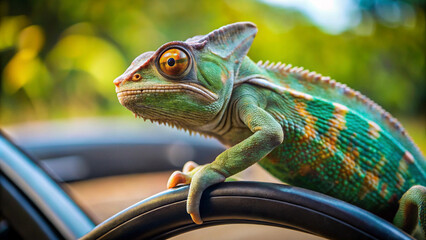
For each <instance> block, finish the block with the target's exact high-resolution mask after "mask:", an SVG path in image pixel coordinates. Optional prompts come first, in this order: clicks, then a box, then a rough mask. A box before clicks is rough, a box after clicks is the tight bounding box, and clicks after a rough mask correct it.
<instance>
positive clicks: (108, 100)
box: [0, 0, 426, 152]
mask: <svg viewBox="0 0 426 240" xmlns="http://www.w3.org/2000/svg"><path fill="white" fill-rule="evenodd" d="M236 21H252V22H254V23H255V24H257V26H258V28H259V32H258V35H257V37H256V39H255V41H254V44H253V46H252V48H251V50H250V52H249V56H250V57H251V58H252V59H253V60H255V61H258V60H271V61H282V62H285V63H292V64H293V65H295V66H304V67H305V68H306V69H310V70H314V71H316V72H319V73H322V74H323V75H326V76H327V75H329V76H331V77H333V78H334V79H336V80H337V81H340V82H343V83H346V84H348V85H349V86H351V87H352V88H354V89H357V90H359V91H361V92H362V93H364V94H365V95H367V96H369V97H370V98H372V99H373V100H375V101H376V102H377V103H379V104H380V105H382V106H383V107H384V108H385V109H387V110H388V111H390V112H391V113H392V114H393V115H395V116H397V117H398V118H400V120H401V121H402V122H403V124H404V125H405V127H406V128H407V130H408V131H409V132H410V133H411V135H412V136H413V138H414V139H415V140H416V141H417V143H418V144H419V145H420V147H421V148H423V151H424V152H425V148H426V147H425V146H426V126H425V125H426V123H425V122H426V120H425V119H426V116H425V109H426V80H425V48H426V45H425V24H426V21H425V3H424V1H420V0H419V1H415V0H414V1H389V0H372V1H367V0H340V1H339V0H334V1H333V0H327V1H313V0H311V1H309V0H305V1H291V0H281V1H280V0H264V1H255V0H249V1H242V0H228V1H200V0H182V1H163V0H160V1H129V0H120V1H114V0H101V1H98V0H86V1H82V0H68V1H54V0H38V1H31V0H7V1H1V2H0V54H1V61H0V70H1V82H0V124H1V125H10V124H17V123H21V122H26V121H41V120H50V119H65V118H73V117H97V116H120V115H122V116H129V117H131V116H132V114H131V113H130V112H129V111H127V110H126V109H125V108H123V107H121V105H120V104H119V103H118V101H117V98H116V95H115V89H114V85H113V84H112V81H113V80H114V78H115V77H117V76H119V75H120V74H121V73H122V72H123V71H124V70H125V69H126V68H127V66H128V65H129V64H130V63H131V61H132V60H133V59H134V58H135V57H136V56H138V55H139V54H141V53H143V52H145V51H150V50H155V49H157V48H158V47H159V46H161V45H162V44H164V43H166V42H168V41H172V40H185V39H187V38H189V37H192V36H194V35H200V34H205V33H208V32H209V31H211V30H213V29H216V28H218V27H220V26H222V25H225V24H229V23H232V22H236Z"/></svg>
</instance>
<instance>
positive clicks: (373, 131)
mask: <svg viewBox="0 0 426 240" xmlns="http://www.w3.org/2000/svg"><path fill="white" fill-rule="evenodd" d="M381 131H382V129H381V127H380V126H379V125H377V123H375V122H373V121H368V135H369V136H370V137H371V138H372V139H378V138H379V137H380V132H381Z"/></svg>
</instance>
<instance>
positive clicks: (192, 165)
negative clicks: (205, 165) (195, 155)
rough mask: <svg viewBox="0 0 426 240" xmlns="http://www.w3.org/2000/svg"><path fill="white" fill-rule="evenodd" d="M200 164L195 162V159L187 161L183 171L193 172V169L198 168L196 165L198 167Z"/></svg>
mask: <svg viewBox="0 0 426 240" xmlns="http://www.w3.org/2000/svg"><path fill="white" fill-rule="evenodd" d="M198 166H199V165H198V164H197V163H195V162H193V161H188V162H186V163H185V165H183V169H182V171H183V172H184V173H189V172H191V171H192V170H194V168H196V167H198Z"/></svg>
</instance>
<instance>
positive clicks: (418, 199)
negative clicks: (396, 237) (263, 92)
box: [393, 185, 426, 239]
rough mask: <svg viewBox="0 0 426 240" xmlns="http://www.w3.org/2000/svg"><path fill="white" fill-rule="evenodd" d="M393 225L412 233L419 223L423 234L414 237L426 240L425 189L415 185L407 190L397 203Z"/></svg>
mask: <svg viewBox="0 0 426 240" xmlns="http://www.w3.org/2000/svg"><path fill="white" fill-rule="evenodd" d="M393 223H394V224H395V225H396V226H397V227H399V228H401V229H402V230H404V231H405V232H407V233H412V232H413V231H414V229H415V227H416V226H417V224H418V223H420V226H421V230H422V231H423V232H422V233H421V234H420V236H416V237H419V238H420V239H426V236H425V234H426V187H424V186H420V185H416V186H413V187H411V188H410V189H408V191H407V192H406V193H405V194H404V195H403V196H402V198H401V200H400V202H399V209H398V212H397V213H396V215H395V218H394V220H393ZM416 235H417V234H416Z"/></svg>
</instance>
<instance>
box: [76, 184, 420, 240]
mask: <svg viewBox="0 0 426 240" xmlns="http://www.w3.org/2000/svg"><path fill="white" fill-rule="evenodd" d="M188 189H189V188H188V186H183V187H178V188H175V189H171V190H167V191H164V192H162V193H159V194H157V195H154V196H152V197H150V198H148V199H146V200H143V201H141V202H139V203H137V204H135V205H133V206H131V207H129V208H127V209H125V210H123V211H122V212H120V213H118V214H116V215H115V216H113V217H111V218H110V219H108V220H106V221H104V222H103V223H101V224H100V225H98V226H97V227H95V228H94V229H93V230H92V231H91V232H89V233H88V234H86V235H85V236H84V237H82V238H81V239H82V240H88V239H109V240H112V239H165V238H168V237H172V236H175V235H178V234H181V233H184V232H188V231H192V230H195V229H198V228H203V227H208V226H213V225H222V224H232V223H250V224H261V225H270V226H277V227H283V228H290V229H295V230H299V231H303V232H307V233H311V234H314V235H318V236H321V237H325V238H329V239H412V238H411V237H410V236H408V235H406V234H405V233H403V232H402V231H400V230H399V229H397V228H395V227H394V226H393V225H392V224H390V223H388V222H387V221H385V220H383V219H381V218H379V217H377V216H375V215H373V214H371V213H369V212H367V211H365V210H363V209H360V208H358V207H356V206H353V205H351V204H349V203H346V202H343V201H340V200H337V199H334V198H331V197H329V196H326V195H323V194H320V193H317V192H313V191H310V190H306V189H301V188H297V187H292V186H287V185H281V184H272V183H260V182H227V183H221V184H218V185H215V186H213V187H210V188H209V189H207V190H206V191H205V192H204V193H203V198H202V200H201V209H200V210H201V215H202V218H203V220H204V223H203V224H202V225H196V224H194V223H193V222H192V220H191V218H190V217H189V215H188V214H187V213H186V198H187V194H188Z"/></svg>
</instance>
